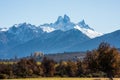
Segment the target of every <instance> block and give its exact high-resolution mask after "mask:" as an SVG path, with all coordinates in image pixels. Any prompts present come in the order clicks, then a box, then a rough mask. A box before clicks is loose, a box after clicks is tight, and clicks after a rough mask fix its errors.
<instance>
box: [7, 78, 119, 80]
mask: <svg viewBox="0 0 120 80" xmlns="http://www.w3.org/2000/svg"><path fill="white" fill-rule="evenodd" d="M9 80H112V79H109V78H26V79H25V78H22V79H9ZM113 80H120V78H114V79H113Z"/></svg>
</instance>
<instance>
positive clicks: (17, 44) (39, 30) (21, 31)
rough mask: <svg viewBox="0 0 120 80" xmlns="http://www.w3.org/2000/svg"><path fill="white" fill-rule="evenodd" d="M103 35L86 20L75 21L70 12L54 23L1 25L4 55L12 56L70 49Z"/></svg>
mask: <svg viewBox="0 0 120 80" xmlns="http://www.w3.org/2000/svg"><path fill="white" fill-rule="evenodd" d="M101 35H102V34H101V33H98V32H96V31H95V30H94V29H92V28H91V27H89V25H87V24H86V23H85V21H84V20H82V21H80V22H78V23H73V22H71V20H70V18H69V17H68V16H67V15H64V17H62V16H59V17H58V19H57V20H56V21H55V22H54V23H50V24H48V23H46V24H43V25H40V26H35V25H31V24H28V23H21V24H15V25H13V26H12V27H10V28H0V56H2V57H3V56H4V58H10V57H14V56H15V55H16V56H17V55H18V57H22V56H27V55H29V54H30V53H32V52H35V51H42V52H45V53H52V52H64V51H69V50H72V49H69V48H72V47H73V46H75V45H78V44H80V45H81V44H82V43H84V42H86V41H89V40H91V39H93V38H95V37H98V36H101ZM76 51H77V50H76ZM78 51H79V50H78ZM3 53H4V54H3ZM21 53H22V54H21Z"/></svg>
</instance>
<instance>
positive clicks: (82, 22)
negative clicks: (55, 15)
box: [77, 19, 94, 31]
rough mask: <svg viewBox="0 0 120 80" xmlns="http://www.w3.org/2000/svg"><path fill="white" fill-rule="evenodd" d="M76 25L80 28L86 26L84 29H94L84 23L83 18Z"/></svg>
mask: <svg viewBox="0 0 120 80" xmlns="http://www.w3.org/2000/svg"><path fill="white" fill-rule="evenodd" d="M77 25H78V26H80V27H81V28H86V29H90V30H93V31H94V29H93V28H91V27H89V25H87V24H86V23H85V20H84V19H83V20H82V21H80V22H79V23H78V24H77Z"/></svg>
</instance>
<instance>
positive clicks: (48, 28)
mask: <svg viewBox="0 0 120 80" xmlns="http://www.w3.org/2000/svg"><path fill="white" fill-rule="evenodd" d="M41 28H42V30H43V31H44V32H47V33H50V32H52V31H54V30H55V29H54V28H52V27H47V26H44V27H41Z"/></svg>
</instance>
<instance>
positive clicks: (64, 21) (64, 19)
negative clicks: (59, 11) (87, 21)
mask: <svg viewBox="0 0 120 80" xmlns="http://www.w3.org/2000/svg"><path fill="white" fill-rule="evenodd" d="M60 22H62V23H68V22H70V18H69V16H67V15H66V14H65V15H64V17H62V16H59V17H58V19H57V21H56V22H55V23H56V24H58V23H60Z"/></svg>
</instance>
